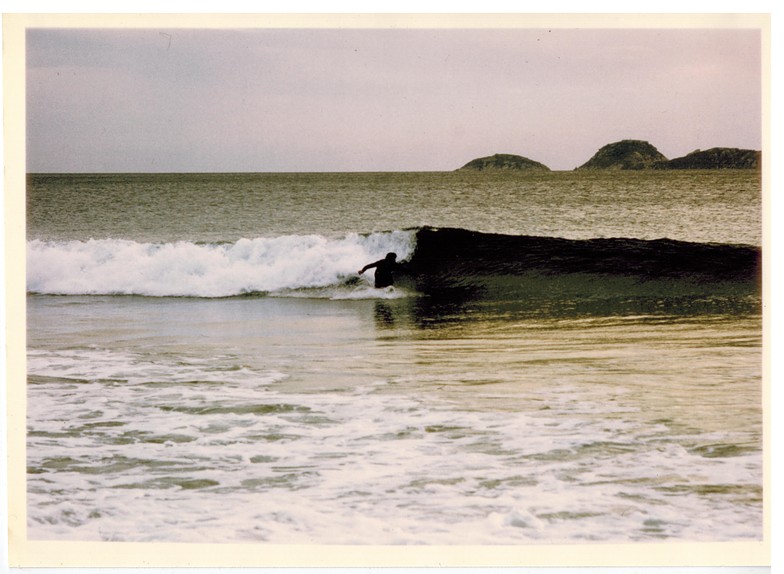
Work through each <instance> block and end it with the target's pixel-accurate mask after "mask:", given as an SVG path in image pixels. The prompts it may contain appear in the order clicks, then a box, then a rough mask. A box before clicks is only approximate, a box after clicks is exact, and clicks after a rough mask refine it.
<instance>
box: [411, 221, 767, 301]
mask: <svg viewBox="0 0 784 574" xmlns="http://www.w3.org/2000/svg"><path fill="white" fill-rule="evenodd" d="M408 269H409V271H410V272H411V280H412V281H413V284H414V285H415V288H416V290H417V291H418V292H420V293H423V294H425V295H427V296H429V297H430V298H431V299H433V300H434V301H433V302H437V301H442V302H450V303H455V302H466V301H471V300H473V301H478V300H486V301H495V302H507V303H512V302H515V303H516V305H515V306H516V307H517V308H520V307H526V306H527V307H530V308H538V309H542V308H543V306H544V307H547V308H549V309H552V308H562V309H567V308H568V309H572V310H574V309H576V308H583V309H586V310H594V311H596V310H598V311H600V312H602V313H605V312H662V311H664V312H677V313H681V312H696V313H701V312H722V313H725V312H729V313H737V312H744V313H745V312H759V308H760V301H761V252H760V249H758V248H756V247H753V246H744V245H721V244H701V243H689V242H683V241H673V240H669V239H659V240H638V239H621V238H618V239H590V240H571V239H560V238H552V237H529V236H512V235H498V234H488V233H480V232H476V231H468V230H465V229H434V228H427V227H426V228H422V229H419V230H418V231H417V233H416V250H415V252H414V255H413V256H412V258H411V260H410V262H409V264H408Z"/></svg>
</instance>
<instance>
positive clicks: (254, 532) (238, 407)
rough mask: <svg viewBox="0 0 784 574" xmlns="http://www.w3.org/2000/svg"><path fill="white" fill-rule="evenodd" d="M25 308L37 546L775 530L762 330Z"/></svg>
mask: <svg viewBox="0 0 784 574" xmlns="http://www.w3.org/2000/svg"><path fill="white" fill-rule="evenodd" d="M29 304H30V311H29V313H30V332H31V333H32V334H34V336H33V337H32V340H31V341H30V347H31V351H30V356H29V361H30V364H29V371H30V374H31V376H30V382H29V385H30V386H29V391H28V400H29V413H28V420H29V449H30V452H29V455H28V459H29V462H28V464H29V468H28V473H29V477H28V478H29V486H28V488H29V492H30V501H29V508H30V513H31V514H30V528H31V534H32V535H33V536H34V537H35V538H69V539H74V538H76V539H100V540H136V541H154V540H168V541H201V542H206V541H242V540H263V541H269V542H278V543H290V542H302V543H309V542H314V541H318V542H324V543H374V544H387V543H392V544H397V543H409V544H435V543H446V544H452V543H464V544H467V543H482V544H502V543H517V542H540V543H541V542H558V541H562V542H563V541H572V542H575V541H591V540H601V541H647V540H661V539H676V540H682V539H687V540H733V539H757V538H759V536H760V535H761V530H760V529H761V496H762V492H761V476H762V467H761V457H760V450H761V434H760V425H759V421H760V419H761V397H760V388H759V379H760V365H759V351H758V347H759V344H760V341H759V330H760V325H759V321H758V320H756V319H754V318H741V319H738V318H733V317H714V318H712V319H711V320H707V321H706V320H702V319H698V320H695V319H693V318H669V317H619V318H585V319H572V320H547V319H525V318H521V319H520V320H515V319H514V318H508V319H506V320H504V321H498V320H497V318H494V317H481V316H480V317H472V318H470V319H466V320H465V321H455V322H451V323H450V322H447V323H445V324H444V323H442V324H440V325H439V326H436V327H431V328H429V329H424V330H423V329H420V328H418V327H416V326H414V325H415V323H414V322H413V321H412V320H411V309H410V306H411V301H410V300H406V299H397V300H391V301H369V300H357V301H347V302H335V301H313V300H303V299H276V298H251V299H234V300H220V301H210V300H177V299H165V300H158V301H152V302H151V301H149V300H147V299H143V298H116V297H115V298H102V299H99V300H98V301H95V300H90V301H84V300H79V299H76V300H73V299H72V298H51V297H33V298H31V299H30V301H29ZM53 314H57V315H59V316H60V317H62V318H63V321H62V322H60V323H59V324H52V322H51V321H48V319H47V318H48V317H51V316H52V315H53ZM118 317H122V321H121V322H119V321H118V320H117V319H118ZM85 341H100V344H88V345H85V344H84V343H85ZM684 365H689V368H688V371H687V372H684V368H683V366H684ZM719 522H721V524H722V527H721V528H720V529H717V528H716V524H717V523H719Z"/></svg>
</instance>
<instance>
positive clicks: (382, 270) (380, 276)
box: [358, 252, 400, 289]
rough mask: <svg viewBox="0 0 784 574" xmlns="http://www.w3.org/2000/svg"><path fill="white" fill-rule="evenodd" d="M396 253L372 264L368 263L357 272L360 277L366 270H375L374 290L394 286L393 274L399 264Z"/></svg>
mask: <svg viewBox="0 0 784 574" xmlns="http://www.w3.org/2000/svg"><path fill="white" fill-rule="evenodd" d="M396 259H397V253H392V252H390V253H387V256H386V257H385V258H384V259H379V260H378V261H375V262H373V263H368V264H367V265H365V266H364V267H363V268H362V269H360V270H359V271H358V273H359V274H360V275H362V274H363V273H364V272H365V271H367V270H368V269H372V268H373V267H375V268H376V289H383V288H384V287H389V286H390V285H392V284H394V282H395V277H394V272H395V271H397V270H398V268H399V267H400V264H399V263H397V261H396Z"/></svg>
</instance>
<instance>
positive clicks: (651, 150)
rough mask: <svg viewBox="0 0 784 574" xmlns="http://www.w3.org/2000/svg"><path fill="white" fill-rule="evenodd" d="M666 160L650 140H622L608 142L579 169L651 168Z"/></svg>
mask: <svg viewBox="0 0 784 574" xmlns="http://www.w3.org/2000/svg"><path fill="white" fill-rule="evenodd" d="M664 162H667V158H666V157H665V156H664V155H663V154H662V153H661V152H659V150H657V149H656V148H655V147H654V146H652V145H651V144H649V143H648V142H646V141H641V140H622V141H619V142H615V143H611V144H607V145H606V146H604V147H603V148H601V149H600V150H599V151H597V152H596V153H595V154H594V156H593V157H592V158H591V159H589V160H588V161H587V162H585V163H584V164H583V165H581V166H580V167H578V168H577V169H578V170H583V169H616V170H620V169H651V168H654V167H655V166H656V165H657V164H661V163H664Z"/></svg>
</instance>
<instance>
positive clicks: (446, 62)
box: [26, 28, 762, 172]
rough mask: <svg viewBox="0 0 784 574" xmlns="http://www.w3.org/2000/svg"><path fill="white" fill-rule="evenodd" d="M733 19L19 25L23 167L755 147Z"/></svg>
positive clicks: (548, 160) (545, 156) (129, 167)
mask: <svg viewBox="0 0 784 574" xmlns="http://www.w3.org/2000/svg"><path fill="white" fill-rule="evenodd" d="M760 41H761V39H760V35H759V32H758V31H755V30H744V29H725V30H715V29H714V30H711V29H659V30H656V29H653V30H643V29H638V30H631V29H629V30H624V29H611V30H597V29H546V28H544V29H516V30H515V29H491V30H479V29H473V30H471V29H459V30H450V29H428V30H423V29H396V30H390V29H386V30H381V29H376V30H368V29H278V30H274V29H243V30H239V29H213V30H189V29H126V30H123V29H111V30H109V29H30V30H28V32H27V40H26V44H27V46H26V48H27V53H26V58H27V60H26V61H27V95H26V98H27V144H28V149H27V158H28V165H27V171H29V172H150V171H152V172H163V171H178V172H185V171H232V172H233V171H238V172H241V171H429V170H452V169H456V168H458V167H460V166H462V165H463V164H465V163H466V162H468V161H469V160H471V159H473V158H476V157H481V156H487V155H492V154H494V153H513V154H519V155H523V156H525V157H528V158H530V159H533V160H535V161H539V162H542V163H544V164H545V165H547V166H549V167H550V168H551V169H557V170H564V169H573V168H575V167H577V166H579V165H581V164H582V163H585V162H586V161H587V160H588V159H589V158H590V157H591V156H592V155H593V154H594V153H595V152H596V151H597V150H598V149H599V148H600V147H601V146H603V145H605V144H608V143H611V142H614V141H618V140H621V139H641V140H646V141H649V142H650V143H652V144H653V145H654V146H656V147H657V148H658V149H659V151H661V152H662V153H663V154H664V155H665V156H667V157H669V158H674V157H679V156H682V155H685V154H687V153H689V152H691V151H693V150H695V149H697V148H700V149H707V148H710V147H739V148H750V149H761V146H762V143H761V57H760V54H761V46H760Z"/></svg>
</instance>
